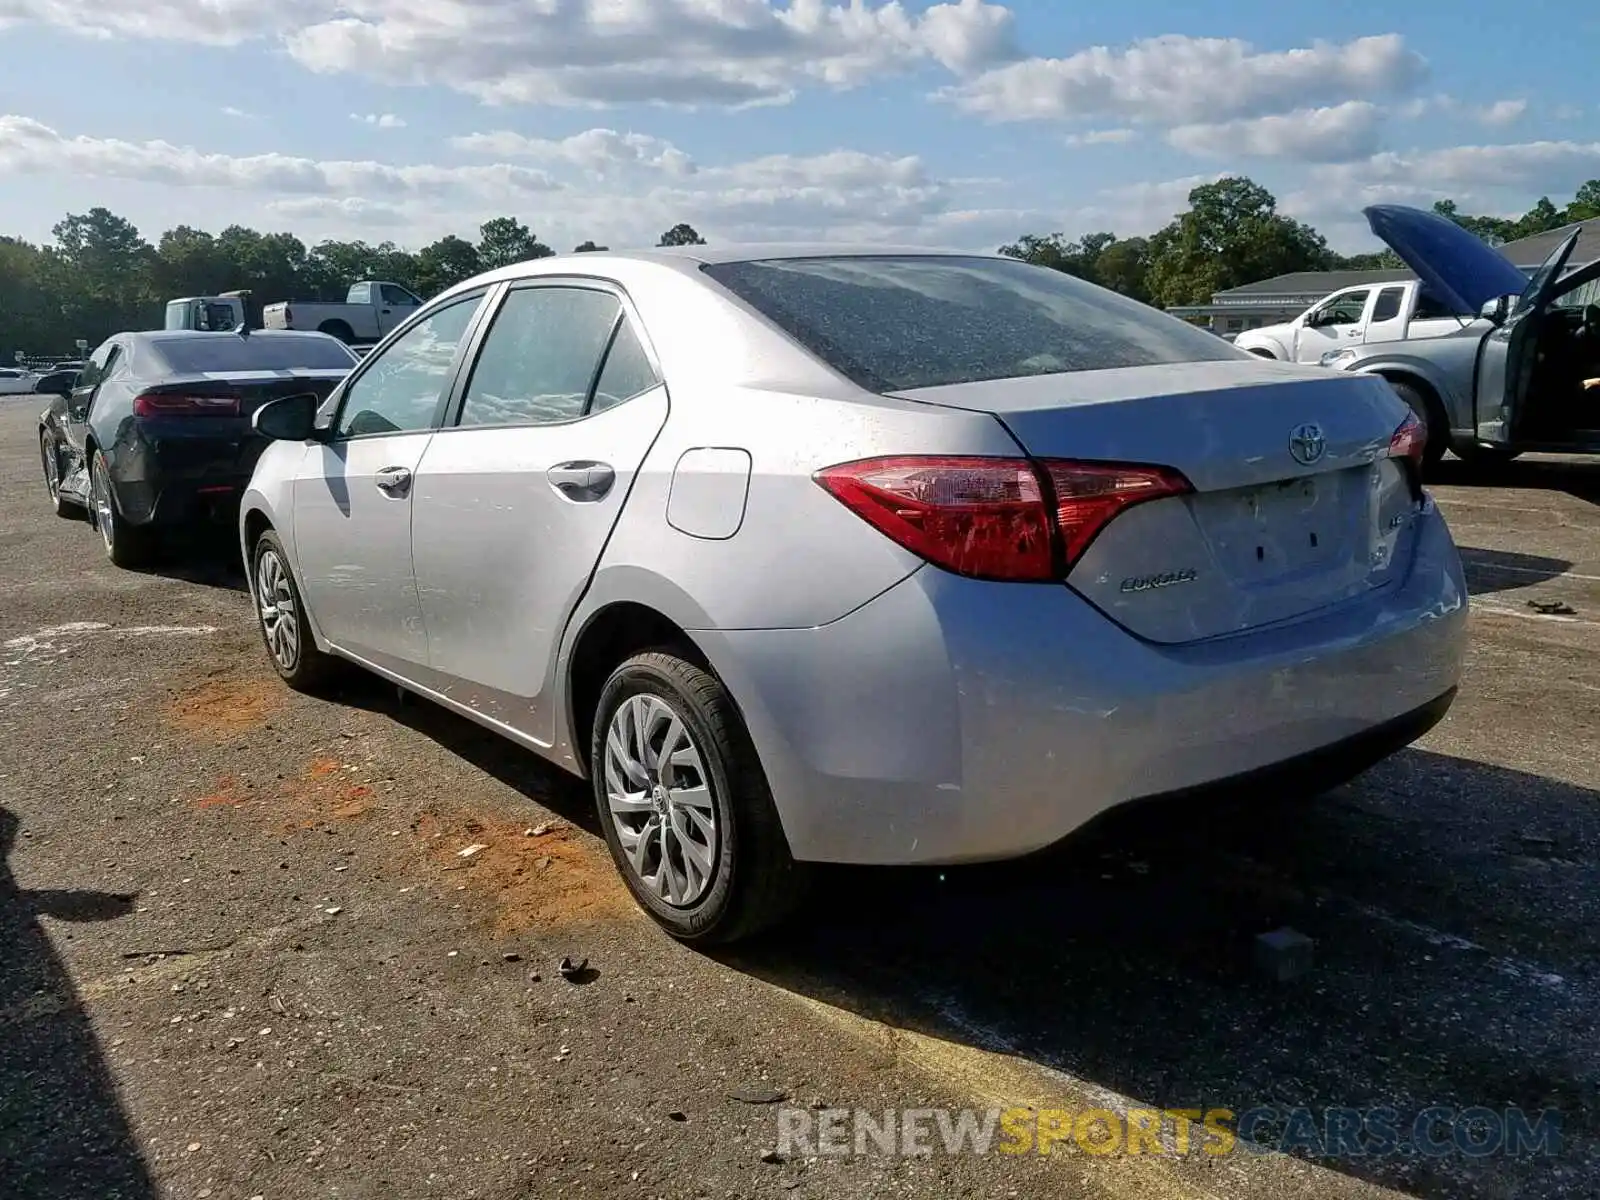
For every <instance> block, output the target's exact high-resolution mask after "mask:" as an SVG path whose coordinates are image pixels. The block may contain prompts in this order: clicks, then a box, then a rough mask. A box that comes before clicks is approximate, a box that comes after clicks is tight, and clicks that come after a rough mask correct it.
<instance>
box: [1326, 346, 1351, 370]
mask: <svg viewBox="0 0 1600 1200" xmlns="http://www.w3.org/2000/svg"><path fill="white" fill-rule="evenodd" d="M1355 360H1356V352H1355V351H1354V350H1351V349H1348V348H1346V349H1344V350H1329V351H1328V352H1327V353H1326V354H1324V355H1323V356H1322V357H1321V358H1319V359H1317V362H1318V363H1319V364H1320V365H1322V366H1324V367H1332V368H1333V369H1334V370H1335V371H1339V370H1343V369H1344V368H1345V367H1346V366H1348V365H1349V364H1350V363H1353V362H1355Z"/></svg>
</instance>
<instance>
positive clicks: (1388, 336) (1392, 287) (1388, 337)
mask: <svg viewBox="0 0 1600 1200" xmlns="http://www.w3.org/2000/svg"><path fill="white" fill-rule="evenodd" d="M1415 286H1416V285H1415V284H1412V285H1409V286H1408V285H1406V284H1403V283H1386V284H1384V285H1383V286H1382V287H1380V288H1378V289H1377V291H1376V293H1375V294H1374V296H1373V297H1372V306H1371V308H1370V309H1369V311H1368V313H1367V320H1366V329H1365V331H1364V332H1363V334H1362V338H1361V340H1362V341H1364V342H1398V341H1400V340H1401V339H1402V338H1404V337H1405V336H1406V295H1407V293H1408V292H1409V291H1411V289H1412V288H1414V287H1415Z"/></svg>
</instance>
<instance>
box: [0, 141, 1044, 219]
mask: <svg viewBox="0 0 1600 1200" xmlns="http://www.w3.org/2000/svg"><path fill="white" fill-rule="evenodd" d="M510 136H512V137H516V136H517V135H510ZM493 137H494V138H495V141H494V142H493V143H492V144H491V145H481V146H480V148H483V149H499V150H501V151H518V152H521V154H522V156H523V157H524V159H533V160H536V161H533V162H526V163H525V164H514V163H511V162H505V161H498V162H492V163H482V164H478V163H472V164H464V165H440V164H433V163H422V164H409V165H395V164H389V163H380V162H374V161H361V162H352V161H323V160H315V159H309V158H299V157H293V156H289V155H282V154H266V155H227V154H209V153H205V152H203V151H200V150H197V149H194V148H192V147H183V146H176V145H173V144H171V143H167V142H161V141H151V142H129V141H123V140H119V139H114V138H96V137H85V136H80V137H69V136H65V135H63V134H61V133H59V132H57V131H56V130H54V129H52V128H50V127H49V126H46V125H43V124H41V123H39V122H37V121H33V120H31V119H28V118H25V117H16V116H10V117H0V177H12V178H17V177H23V176H28V175H40V176H59V177H64V178H72V179H73V180H75V181H90V180H102V181H125V182H127V183H131V184H136V185H143V186H144V187H146V188H153V189H157V190H155V191H145V192H134V193H128V195H130V196H131V197H133V199H132V200H131V201H130V202H129V203H128V204H126V205H124V203H123V202H122V201H121V200H119V201H118V202H117V204H118V208H119V211H120V210H122V209H123V208H126V209H127V211H128V213H129V215H130V216H133V217H134V218H135V219H140V218H141V217H142V218H143V219H144V220H145V221H146V222H147V223H151V224H155V223H158V222H160V221H162V220H165V219H166V214H168V213H170V212H172V211H185V210H186V206H192V205H193V203H194V201H193V200H192V199H189V198H188V196H189V195H191V194H192V193H193V192H194V191H195V190H197V189H226V190H228V191H230V192H232V193H233V195H234V197H235V199H233V200H230V201H229V202H228V204H227V205H226V210H227V211H228V213H229V216H230V219H237V220H250V219H256V220H261V219H265V220H267V221H269V222H270V221H277V220H281V221H282V222H283V223H285V224H291V225H292V226H293V228H294V229H295V230H296V231H297V232H300V233H301V235H302V236H303V237H306V238H307V239H308V240H314V239H315V237H317V236H335V237H349V236H358V237H359V236H363V233H362V230H364V229H365V228H367V227H369V226H373V225H381V226H384V227H386V233H387V234H388V236H392V237H394V238H395V239H396V240H398V241H401V242H404V243H406V244H420V243H422V242H425V241H431V240H432V239H434V238H436V237H439V236H441V235H443V234H445V233H451V232H454V233H459V234H467V233H470V232H471V231H472V230H473V229H475V228H476V227H477V225H478V224H479V223H481V222H482V221H483V220H485V219H486V218H488V217H491V216H500V215H504V214H505V213H507V212H513V213H515V214H516V215H518V216H519V217H520V218H521V219H522V220H525V221H527V222H528V223H529V224H530V225H531V226H533V228H534V229H535V230H536V232H538V233H539V234H540V235H541V236H542V237H544V238H545V240H546V241H548V242H549V243H550V244H552V245H575V244H576V243H578V242H580V241H583V240H584V239H586V238H593V239H595V240H596V241H599V242H602V243H605V244H607V245H612V246H626V245H639V244H653V243H654V241H655V239H656V236H657V235H658V234H659V233H660V232H661V231H662V230H663V229H666V228H668V227H669V226H671V225H674V224H676V223H677V222H679V221H688V222H690V223H691V224H693V225H695V226H696V227H697V228H699V229H700V230H701V231H702V232H703V233H705V234H706V236H708V237H714V238H715V239H716V240H719V241H760V240H783V239H804V240H836V241H837V240H858V241H859V240H866V241H872V240H885V241H911V242H923V243H943V242H949V241H950V240H951V239H960V240H959V241H957V242H956V243H955V244H957V245H961V246H969V247H979V246H985V243H989V239H990V238H991V237H993V238H996V239H998V240H995V241H993V242H992V243H989V244H988V245H987V246H986V248H990V249H992V248H993V246H994V245H998V244H999V242H1000V241H1010V240H1012V239H1014V238H1015V237H1016V236H1017V235H1018V234H1019V233H1021V232H1024V231H1025V230H1026V229H1027V228H1029V227H1030V225H1029V224H1025V223H1024V224H1012V223H1011V222H1012V221H1013V220H1014V219H1017V218H1016V212H1017V210H1014V209H990V208H979V207H974V206H972V205H970V204H961V203H960V200H961V199H962V198H963V197H964V196H965V195H967V194H968V193H970V192H971V191H972V189H971V188H970V187H968V186H963V187H961V188H957V187H956V186H955V185H952V184H951V183H949V182H947V181H944V180H940V179H937V178H934V177H933V176H931V175H930V174H929V172H928V170H927V168H926V166H925V164H924V163H923V162H922V161H921V160H920V159H918V158H916V157H914V156H905V155H893V154H867V153H862V152H858V151H852V150H837V151H833V152H830V153H826V154H817V155H787V154H775V155H766V156H762V157H759V158H754V159H748V160H744V161H738V162H728V163H704V164H697V163H693V162H691V161H690V160H689V158H688V156H687V155H685V154H683V153H682V151H679V150H678V149H677V148H676V147H673V146H671V145H670V144H669V143H666V142H663V141H660V140H658V139H649V138H640V137H638V136H630V135H627V134H620V133H617V132H616V131H614V130H606V129H601V130H590V131H587V132H585V133H580V134H575V135H573V136H572V137H570V138H564V139H559V140H551V141H548V142H541V141H539V140H538V139H531V138H523V139H521V140H520V141H512V142H508V141H506V140H505V138H504V137H503V136H502V135H493ZM630 156H631V158H630ZM595 164H599V168H600V169H599V170H598V171H596V170H595ZM615 164H621V165H624V166H629V167H630V173H629V174H628V175H627V176H626V177H618V178H608V175H609V173H610V171H611V168H612V166H613V165H615ZM586 174H587V178H586ZM596 175H598V178H596V177H595V176H596ZM140 195H143V196H147V197H148V196H152V195H154V196H159V197H160V199H159V201H151V202H150V208H149V209H148V210H145V211H144V212H141V211H140V209H139V207H138V204H139V201H138V197H139V196H140ZM389 230H392V231H393V232H392V233H389V232H388V231H389ZM977 238H982V239H983V240H982V241H977V240H968V239H977Z"/></svg>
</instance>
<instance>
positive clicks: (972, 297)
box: [701, 255, 1244, 392]
mask: <svg viewBox="0 0 1600 1200" xmlns="http://www.w3.org/2000/svg"><path fill="white" fill-rule="evenodd" d="M701 269H702V270H703V271H704V272H705V273H706V274H707V275H709V276H710V277H711V278H712V279H714V280H715V281H716V282H717V283H719V284H721V285H722V286H723V287H725V288H727V289H728V290H729V291H730V292H732V293H733V294H734V295H735V296H737V297H739V298H740V299H741V300H743V301H744V302H745V303H746V304H749V305H750V306H751V307H752V308H754V309H755V310H756V311H757V312H760V313H761V314H762V315H763V316H765V317H767V318H768V319H769V320H771V321H772V322H773V323H774V324H776V325H777V326H778V327H779V328H781V329H782V330H784V331H785V332H786V333H788V334H789V336H791V337H793V338H794V339H795V340H796V341H798V342H799V343H800V344H801V345H803V346H804V347H806V349H808V350H810V351H811V352H812V353H813V354H815V355H816V356H817V357H818V358H820V359H822V360H823V361H824V362H826V363H827V364H828V365H829V366H831V367H833V368H834V369H835V370H836V371H839V372H840V373H841V374H843V375H845V376H846V377H848V378H849V379H851V380H853V381H854V382H855V383H857V384H859V385H861V386H862V387H864V388H867V389H868V390H870V391H876V392H892V391H903V390H907V389H910V388H922V387H939V386H941V385H944V384H956V383H975V382H978V381H980V380H985V379H1011V378H1016V377H1018V376H1024V375H1051V374H1056V373H1059V372H1067V371H1100V370H1105V369H1107V368H1111V367H1143V366H1152V365H1156V364H1164V363H1190V362H1207V361H1218V360H1226V359H1235V358H1240V357H1242V356H1243V355H1244V351H1242V350H1236V349H1234V347H1233V346H1231V345H1230V344H1229V343H1227V342H1225V341H1223V340H1222V339H1221V338H1219V337H1217V336H1216V335H1214V334H1212V333H1210V332H1208V331H1206V330H1203V329H1198V328H1196V327H1195V326H1192V325H1189V324H1186V323H1185V322H1183V321H1180V320H1178V319H1177V318H1176V317H1169V316H1167V315H1166V314H1165V313H1163V312H1159V311H1157V310H1156V309H1154V308H1151V307H1149V306H1148V305H1145V304H1141V303H1139V302H1138V301H1137V300H1130V299H1128V298H1127V297H1125V296H1119V295H1117V294H1116V293H1115V292H1110V291H1107V290H1105V289H1104V288H1099V287H1096V286H1094V285H1093V284H1091V283H1086V282H1084V281H1083V280H1081V279H1075V278H1074V277H1072V276H1071V275H1067V274H1064V273H1063V272H1061V271H1053V270H1051V269H1049V268H1048V267H1036V266H1033V265H1031V264H1029V263H1023V262H1015V261H1012V260H1009V259H990V258H976V257H974V258H963V257H957V256H932V255H928V256H916V255H905V256H883V257H876V256H871V257H867V256H864V257H838V258H795V259H766V260H758V261H752V262H735V263H712V264H707V265H705V266H704V267H702V268H701Z"/></svg>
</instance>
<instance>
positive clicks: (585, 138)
mask: <svg viewBox="0 0 1600 1200" xmlns="http://www.w3.org/2000/svg"><path fill="white" fill-rule="evenodd" d="M450 144H451V145H452V146H454V147H455V148H456V149H458V150H465V151H467V152H468V153H471V154H490V155H496V156H498V157H501V158H525V159H532V160H535V161H538V162H557V163H559V162H565V163H571V164H572V165H574V166H577V167H582V168H584V169H585V170H589V171H593V172H595V173H596V174H606V173H608V172H610V171H612V170H615V169H617V168H621V167H654V168H658V169H660V170H663V171H670V172H674V173H679V174H687V173H689V172H692V171H693V170H694V164H693V163H692V162H690V161H689V156H688V155H687V154H685V153H684V152H683V151H682V150H679V149H678V148H677V147H676V146H674V145H673V144H672V143H671V142H668V141H663V140H662V139H661V138H658V137H651V136H650V135H648V134H643V133H618V132H617V131H616V130H614V129H586V130H584V131H583V132H582V133H575V134H573V135H572V136H571V137H567V138H559V139H551V138H535V137H526V136H524V135H523V134H520V133H512V132H510V131H509V130H503V129H502V130H497V131H495V132H493V133H469V134H466V135H465V136H463V137H455V138H451V139H450Z"/></svg>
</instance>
